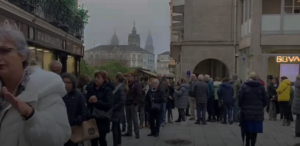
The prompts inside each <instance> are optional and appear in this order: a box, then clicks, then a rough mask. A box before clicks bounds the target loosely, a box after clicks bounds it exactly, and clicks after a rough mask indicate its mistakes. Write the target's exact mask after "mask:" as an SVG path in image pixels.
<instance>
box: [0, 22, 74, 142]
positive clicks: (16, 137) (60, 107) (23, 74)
mask: <svg viewBox="0 0 300 146" xmlns="http://www.w3.org/2000/svg"><path fill="white" fill-rule="evenodd" d="M30 55H31V50H30V49H29V48H28V46H27V42H26V40H25V38H24V36H23V34H22V33H21V32H20V31H19V30H18V29H16V28H14V27H13V26H9V25H0V85H1V93H2V94H1V97H0V100H1V101H0V119H1V120H0V143H1V145H3V146H20V145H22V146H63V145H64V143H66V142H67V141H68V140H69V138H70V136H71V128H70V125H69V122H68V116H67V112H66V107H65V104H64V102H63V100H62V97H63V96H64V95H65V94H66V90H65V87H64V86H65V85H64V83H63V82H62V79H61V78H60V76H58V75H56V74H54V73H51V72H46V71H44V70H42V69H41V68H39V67H29V58H30Z"/></svg>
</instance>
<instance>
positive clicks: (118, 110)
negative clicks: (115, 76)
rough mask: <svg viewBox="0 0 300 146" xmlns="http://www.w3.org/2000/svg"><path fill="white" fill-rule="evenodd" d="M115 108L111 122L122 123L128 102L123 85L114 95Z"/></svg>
mask: <svg viewBox="0 0 300 146" xmlns="http://www.w3.org/2000/svg"><path fill="white" fill-rule="evenodd" d="M113 97H114V106H113V110H112V116H111V121H121V119H122V118H123V116H124V105H125V100H126V91H125V87H124V85H122V86H121V87H120V88H119V89H118V90H117V91H116V92H115V94H114V95H113Z"/></svg>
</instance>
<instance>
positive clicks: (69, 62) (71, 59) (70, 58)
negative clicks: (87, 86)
mask: <svg viewBox="0 0 300 146" xmlns="http://www.w3.org/2000/svg"><path fill="white" fill-rule="evenodd" d="M74 69H75V59H74V57H73V56H70V55H68V60H67V73H72V74H75V71H74Z"/></svg>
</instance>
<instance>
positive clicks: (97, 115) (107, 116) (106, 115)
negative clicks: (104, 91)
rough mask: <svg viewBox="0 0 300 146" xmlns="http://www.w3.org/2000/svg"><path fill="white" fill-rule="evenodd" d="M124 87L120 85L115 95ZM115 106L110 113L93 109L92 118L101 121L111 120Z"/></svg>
mask: <svg viewBox="0 0 300 146" xmlns="http://www.w3.org/2000/svg"><path fill="white" fill-rule="evenodd" d="M121 86H123V84H119V85H118V86H117V87H116V88H115V89H114V91H113V95H114V94H115V93H116V92H117V91H118V90H119V89H120V88H121ZM113 109H114V106H113V107H112V108H110V109H109V110H108V111H104V110H99V109H97V108H95V107H94V108H93V112H92V117H94V118H99V119H110V118H111V115H112V111H113Z"/></svg>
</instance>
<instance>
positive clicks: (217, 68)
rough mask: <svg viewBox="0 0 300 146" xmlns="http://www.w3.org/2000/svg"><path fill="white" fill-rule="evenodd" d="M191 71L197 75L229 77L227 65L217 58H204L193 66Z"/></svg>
mask: <svg viewBox="0 0 300 146" xmlns="http://www.w3.org/2000/svg"><path fill="white" fill-rule="evenodd" d="M193 73H194V74H196V75H197V76H198V75H199V74H203V75H204V74H208V75H210V77H211V78H213V79H215V78H216V77H220V78H224V77H229V70H228V67H227V66H226V65H225V64H224V63H223V62H222V61H220V60H217V59H205V60H203V61H201V62H199V63H198V64H197V65H196V67H195V68H194V71H193Z"/></svg>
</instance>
